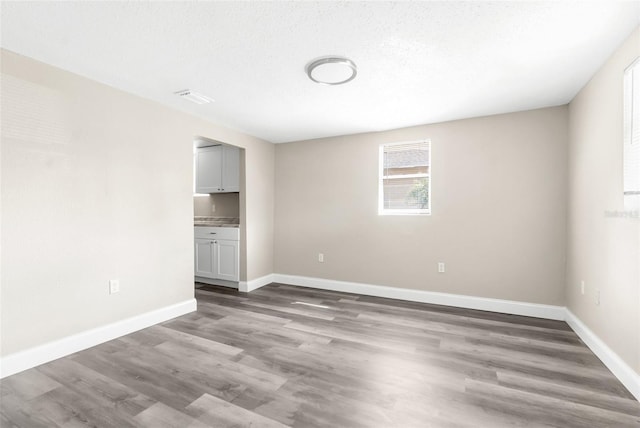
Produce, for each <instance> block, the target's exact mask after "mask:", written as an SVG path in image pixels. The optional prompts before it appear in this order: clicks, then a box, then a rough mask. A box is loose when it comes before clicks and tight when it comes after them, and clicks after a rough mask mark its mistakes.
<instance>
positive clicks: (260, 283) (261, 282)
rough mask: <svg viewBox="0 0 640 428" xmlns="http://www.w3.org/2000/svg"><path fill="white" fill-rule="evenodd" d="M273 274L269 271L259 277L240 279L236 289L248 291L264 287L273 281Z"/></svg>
mask: <svg viewBox="0 0 640 428" xmlns="http://www.w3.org/2000/svg"><path fill="white" fill-rule="evenodd" d="M273 276H274V274H272V273H271V274H269V275H265V276H262V277H260V278H256V279H252V280H251V281H240V282H239V283H238V291H242V292H243V293H248V292H250V291H253V290H257V289H258V288H260V287H264V286H265V285H269V284H271V283H272V282H274V279H273Z"/></svg>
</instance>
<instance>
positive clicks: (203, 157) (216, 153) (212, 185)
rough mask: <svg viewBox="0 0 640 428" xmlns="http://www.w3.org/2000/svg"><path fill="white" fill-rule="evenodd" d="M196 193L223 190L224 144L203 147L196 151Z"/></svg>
mask: <svg viewBox="0 0 640 428" xmlns="http://www.w3.org/2000/svg"><path fill="white" fill-rule="evenodd" d="M195 158H196V161H195V169H196V193H218V192H221V191H222V174H221V171H222V146H212V147H203V148H201V149H197V151H196V156H195Z"/></svg>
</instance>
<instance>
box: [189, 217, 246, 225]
mask: <svg viewBox="0 0 640 428" xmlns="http://www.w3.org/2000/svg"><path fill="white" fill-rule="evenodd" d="M193 225H194V226H195V227H198V226H210V227H211V226H213V227H240V219H239V218H235V217H200V216H197V217H194V218H193Z"/></svg>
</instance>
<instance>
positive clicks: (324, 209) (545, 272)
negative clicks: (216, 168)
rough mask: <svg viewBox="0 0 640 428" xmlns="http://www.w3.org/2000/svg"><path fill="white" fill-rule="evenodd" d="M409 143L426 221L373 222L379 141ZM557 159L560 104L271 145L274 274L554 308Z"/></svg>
mask: <svg viewBox="0 0 640 428" xmlns="http://www.w3.org/2000/svg"><path fill="white" fill-rule="evenodd" d="M421 138H429V139H431V142H432V158H433V161H432V162H433V176H432V177H433V178H432V202H433V205H432V210H433V214H432V215H431V216H379V215H378V213H377V201H378V148H379V145H380V144H382V143H389V142H395V141H408V140H416V139H421ZM566 156H567V108H566V106H565V107H555V108H548V109H541V110H534V111H527V112H520V113H512V114H505V115H498V116H490V117H482V118H477V119H468V120H460V121H455V122H448V123H441V124H435V125H426V126H418V127H413V128H406V129H399V130H394V131H387V132H380V133H371V134H360V135H352V136H345V137H337V138H327V139H322V140H314V141H303V142H295V143H289V144H279V145H277V146H276V216H275V218H276V223H275V232H276V239H275V260H276V272H277V273H281V274H290V275H302V276H309V277H317V278H327V279H333V280H344V281H354V282H361V283H368V284H378V285H387V286H392V287H404V288H412V289H420V290H429V291H438V292H446V293H456V294H463V295H472V296H481V297H491V298H500V299H509V300H517V301H524V302H533V303H545V304H553V305H562V304H563V303H564V296H563V294H564V291H563V290H564V282H565V278H564V269H565V263H564V262H565V257H564V256H565V231H566V228H565V217H566V215H565V206H566V202H565V200H566V197H567V195H566V162H567V158H566ZM319 252H322V253H324V254H325V262H324V263H318V261H317V260H318V259H317V253H319ZM439 261H443V262H445V263H446V269H447V272H446V273H445V274H438V273H437V262H439Z"/></svg>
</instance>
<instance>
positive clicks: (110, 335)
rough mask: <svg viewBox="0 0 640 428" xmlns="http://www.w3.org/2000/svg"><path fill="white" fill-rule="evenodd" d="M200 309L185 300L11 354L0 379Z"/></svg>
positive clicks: (3, 360)
mask: <svg viewBox="0 0 640 428" xmlns="http://www.w3.org/2000/svg"><path fill="white" fill-rule="evenodd" d="M196 309H197V303H196V299H189V300H185V301H184V302H180V303H176V304H174V305H171V306H166V307H164V308H160V309H156V310H154V311H151V312H146V313H144V314H140V315H136V316H134V317H131V318H127V319H124V320H122V321H116V322H114V323H112V324H107V325H105V326H102V327H97V328H94V329H91V330H87V331H83V332H82V333H78V334H74V335H73V336H68V337H65V338H62V339H59V340H56V341H53V342H49V343H45V344H44V345H40V346H36V347H35V348H31V349H26V350H24V351H20V352H16V353H14V354H9V355H7V356H5V357H2V358H1V359H0V378H4V377H7V376H11V375H12V374H15V373H19V372H21V371H24V370H27V369H30V368H32V367H36V366H39V365H40V364H44V363H48V362H49V361H53V360H56V359H58V358H61V357H64V356H67V355H70V354H73V353H75V352H78V351H82V350H83V349H87V348H91V347H92V346H96V345H99V344H101V343H104V342H108V341H109V340H113V339H116V338H118V337H121V336H124V335H126V334H129V333H133V332H134V331H138V330H142V329H143V328H147V327H150V326H152V325H155V324H158V323H161V322H163V321H167V320H170V319H172V318H175V317H179V316H180V315H184V314H188V313H189V312H193V311H195V310H196Z"/></svg>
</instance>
